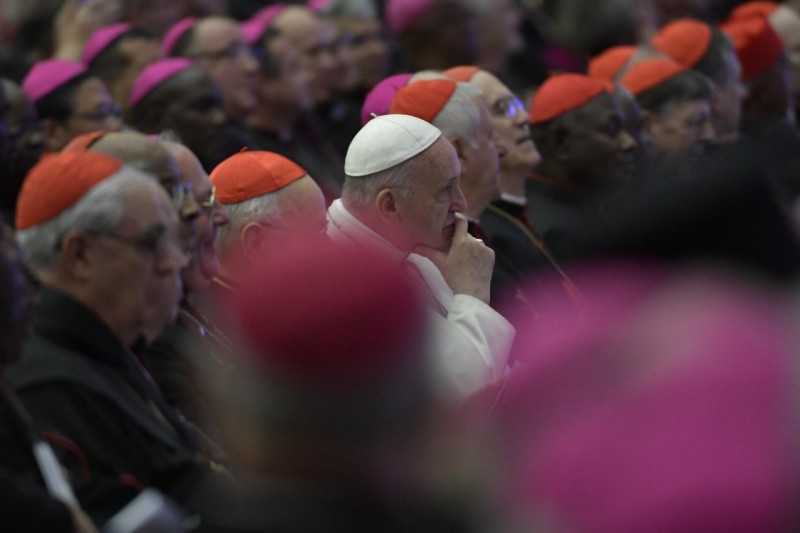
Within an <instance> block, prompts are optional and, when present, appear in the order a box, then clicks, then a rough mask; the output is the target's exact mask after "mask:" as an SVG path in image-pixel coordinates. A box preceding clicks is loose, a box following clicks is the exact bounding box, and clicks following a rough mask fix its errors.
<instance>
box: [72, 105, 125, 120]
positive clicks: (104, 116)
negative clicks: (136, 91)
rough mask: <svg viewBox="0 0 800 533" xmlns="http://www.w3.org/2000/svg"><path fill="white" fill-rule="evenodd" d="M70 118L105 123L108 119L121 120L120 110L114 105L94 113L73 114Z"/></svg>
mask: <svg viewBox="0 0 800 533" xmlns="http://www.w3.org/2000/svg"><path fill="white" fill-rule="evenodd" d="M72 118H80V119H83V120H89V121H92V122H105V121H106V120H108V119H109V118H115V119H121V118H122V108H121V107H120V106H118V105H117V104H114V105H112V106H109V107H105V108H103V109H98V110H96V111H89V112H86V113H73V114H72Z"/></svg>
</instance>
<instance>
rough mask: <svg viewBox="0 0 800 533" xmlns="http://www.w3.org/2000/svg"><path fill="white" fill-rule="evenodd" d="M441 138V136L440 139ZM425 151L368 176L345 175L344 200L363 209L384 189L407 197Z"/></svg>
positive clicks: (346, 203)
mask: <svg viewBox="0 0 800 533" xmlns="http://www.w3.org/2000/svg"><path fill="white" fill-rule="evenodd" d="M441 138H442V137H439V139H441ZM439 139H437V140H436V142H438V140H439ZM431 146H433V145H431ZM428 148H430V147H428ZM426 150H427V149H426ZM424 153H425V150H423V151H422V152H420V153H419V154H417V155H416V156H414V157H412V158H411V159H409V160H407V161H403V162H402V163H399V164H397V165H395V166H393V167H391V168H387V169H386V170H381V171H380V172H375V173H373V174H368V175H366V176H348V175H345V177H344V185H343V186H342V201H343V202H344V203H345V205H346V206H347V207H348V208H350V207H352V208H354V209H356V210H363V209H365V208H367V206H369V205H370V204H371V203H372V201H373V200H374V199H375V197H376V196H377V195H378V193H379V192H380V191H381V190H383V189H394V190H395V191H396V193H397V194H398V195H400V196H401V197H405V196H406V195H407V194H408V192H409V191H408V185H409V181H410V179H411V177H412V176H413V175H414V174H416V173H417V170H418V166H419V161H420V159H422V158H421V157H420V155H422V154H424Z"/></svg>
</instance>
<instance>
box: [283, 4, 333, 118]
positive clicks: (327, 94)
mask: <svg viewBox="0 0 800 533" xmlns="http://www.w3.org/2000/svg"><path fill="white" fill-rule="evenodd" d="M275 27H276V28H277V29H278V30H279V31H280V32H281V35H282V36H285V37H286V39H287V40H288V41H289V43H290V44H291V45H292V46H294V47H295V48H296V49H297V51H298V52H299V54H300V64H301V66H302V67H303V68H304V69H306V70H308V71H309V73H310V78H311V81H310V83H309V89H310V91H311V96H312V98H313V99H314V102H315V103H317V104H321V103H324V102H327V101H328V100H329V99H330V98H331V95H332V94H333V93H332V91H333V81H334V80H333V78H334V76H336V57H335V56H334V53H335V49H336V41H335V36H334V35H333V34H332V33H330V32H329V31H328V27H327V26H326V25H325V23H323V22H322V21H320V20H318V19H317V17H316V16H315V15H314V14H313V13H311V12H310V11H309V10H308V9H305V8H301V7H298V6H292V7H289V8H287V9H286V10H285V11H284V12H283V13H282V14H281V16H279V17H278V18H277V19H276V21H275Z"/></svg>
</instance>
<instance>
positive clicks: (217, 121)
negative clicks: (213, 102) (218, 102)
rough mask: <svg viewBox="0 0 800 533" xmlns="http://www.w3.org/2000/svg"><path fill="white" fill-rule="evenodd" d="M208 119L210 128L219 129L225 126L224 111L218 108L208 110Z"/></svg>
mask: <svg viewBox="0 0 800 533" xmlns="http://www.w3.org/2000/svg"><path fill="white" fill-rule="evenodd" d="M209 118H210V119H211V124H212V126H215V127H220V126H222V125H223V124H225V120H226V119H225V111H223V109H222V107H220V106H214V107H213V108H212V109H210V110H209Z"/></svg>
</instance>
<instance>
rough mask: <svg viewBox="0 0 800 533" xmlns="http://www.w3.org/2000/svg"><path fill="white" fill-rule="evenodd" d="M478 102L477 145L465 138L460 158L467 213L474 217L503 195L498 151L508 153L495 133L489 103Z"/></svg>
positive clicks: (503, 153)
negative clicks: (471, 143) (487, 104)
mask: <svg viewBox="0 0 800 533" xmlns="http://www.w3.org/2000/svg"><path fill="white" fill-rule="evenodd" d="M477 104H478V108H479V110H480V121H479V123H478V131H477V134H476V136H475V145H474V146H471V145H470V144H469V143H467V142H465V143H464V147H463V150H464V155H463V157H462V159H461V163H462V166H461V188H462V190H463V191H464V195H465V196H466V198H467V203H468V205H467V213H468V214H469V215H470V216H474V217H478V216H480V212H481V211H482V210H483V209H484V208H485V206H486V205H487V204H488V203H489V202H491V201H493V200H496V199H497V198H499V197H500V159H499V158H498V152H499V153H500V154H502V155H503V156H504V155H505V147H503V146H502V145H501V144H500V143H499V140H498V138H497V136H496V135H495V133H494V128H493V127H492V118H491V116H490V115H489V110H488V109H487V107H486V104H485V103H484V102H483V101H482V100H479V101H478V102H477ZM473 204H475V205H473ZM473 210H477V212H476V211H473Z"/></svg>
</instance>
